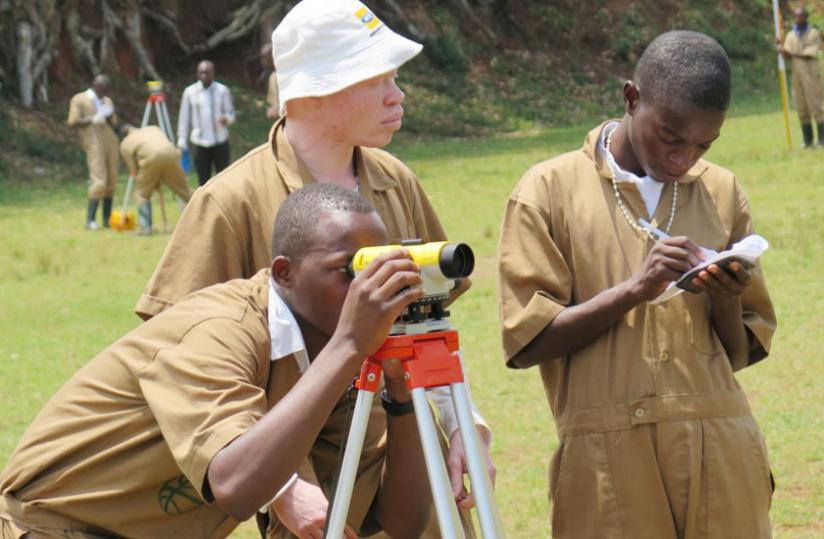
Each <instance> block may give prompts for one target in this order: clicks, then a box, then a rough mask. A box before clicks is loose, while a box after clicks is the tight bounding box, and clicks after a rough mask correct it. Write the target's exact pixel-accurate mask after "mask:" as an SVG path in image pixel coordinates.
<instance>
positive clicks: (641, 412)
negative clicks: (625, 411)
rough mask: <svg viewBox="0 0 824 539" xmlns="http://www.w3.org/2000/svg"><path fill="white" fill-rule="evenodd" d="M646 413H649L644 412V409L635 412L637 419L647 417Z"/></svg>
mask: <svg viewBox="0 0 824 539" xmlns="http://www.w3.org/2000/svg"><path fill="white" fill-rule="evenodd" d="M646 413H647V411H646V410H644V409H643V408H637V409H636V410H635V417H644V415H646Z"/></svg>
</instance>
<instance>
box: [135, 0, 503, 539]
mask: <svg viewBox="0 0 824 539" xmlns="http://www.w3.org/2000/svg"><path fill="white" fill-rule="evenodd" d="M272 45H273V50H274V55H275V58H274V60H275V65H276V68H277V80H278V87H279V90H280V107H281V112H282V113H283V114H284V116H282V117H281V118H280V119H279V120H278V121H277V122H275V124H274V126H273V127H272V131H271V132H270V134H269V139H268V141H267V142H266V143H265V144H263V145H261V146H259V147H258V148H255V149H254V150H252V151H250V152H249V153H247V154H246V155H245V156H243V157H241V158H240V159H238V160H236V161H235V162H234V163H233V164H232V166H231V167H230V168H229V169H227V170H225V171H224V172H222V173H220V174H218V175H216V176H215V177H214V178H212V180H210V181H209V183H208V184H206V185H205V186H204V187H203V188H201V189H198V190H197V191H196V192H195V194H194V195H193V196H192V200H191V202H190V203H189V205H188V206H187V207H186V211H184V212H183V214H182V215H181V217H180V220H179V221H178V223H177V226H176V227H175V231H174V233H173V234H172V237H171V239H170V241H169V243H168V245H167V246H166V250H165V252H164V253H163V256H162V257H161V259H160V262H159V263H158V266H157V268H156V269H155V272H154V274H153V275H152V278H151V280H150V281H149V283H148V285H147V287H146V290H145V291H144V293H143V296H142V297H141V298H140V299H139V301H138V303H137V305H136V307H135V312H136V313H137V314H138V315H139V316H141V317H142V318H144V319H147V318H150V317H152V316H154V315H156V314H157V313H159V312H161V311H163V310H164V309H166V308H168V307H169V306H170V305H172V304H174V303H175V302H177V301H178V300H179V299H180V298H181V297H183V296H185V295H186V294H188V293H189V292H192V291H194V290H198V289H200V288H203V287H205V286H208V285H210V284H214V283H217V282H223V281H227V280H229V279H234V278H238V277H244V278H248V277H250V276H252V275H254V273H255V272H256V271H258V270H259V269H260V268H263V267H266V266H268V265H269V263H270V261H271V258H272V253H271V250H270V242H269V234H270V233H271V228H272V222H273V220H274V218H275V214H276V213H277V210H278V207H279V206H280V204H281V203H282V202H283V201H284V200H285V199H286V198H287V196H289V193H291V192H293V191H294V190H295V189H298V188H300V187H301V186H303V185H306V184H309V183H313V182H325V183H335V184H338V185H342V186H344V187H347V188H349V189H357V191H358V192H359V193H360V194H361V195H363V196H364V198H366V199H367V200H368V201H369V202H370V204H372V206H373V207H374V208H375V210H376V211H377V212H378V215H380V217H381V220H382V221H383V222H384V224H385V225H386V228H387V231H388V233H389V241H390V243H393V244H394V243H400V242H401V241H402V240H404V239H413V238H418V239H420V240H422V241H424V242H431V241H443V240H446V239H447V235H446V232H445V231H444V228H443V226H442V225H441V222H440V219H439V218H438V216H437V214H436V213H435V210H434V208H433V206H432V203H431V202H430V200H429V197H428V196H427V195H426V193H425V192H424V190H423V187H422V186H421V184H420V182H419V181H418V179H417V178H416V177H415V175H414V174H413V173H412V171H411V170H409V168H408V167H406V166H405V165H404V164H403V163H401V162H400V161H399V160H398V159H397V158H395V157H394V156H392V155H390V154H389V153H387V152H385V151H382V150H380V149H378V148H381V147H383V146H385V145H387V144H389V142H390V141H391V140H392V137H393V135H394V133H395V132H396V131H398V130H399V129H400V128H401V125H402V123H403V115H404V109H403V102H404V99H405V94H404V93H403V91H402V90H401V89H400V88H399V86H398V82H397V75H398V69H399V68H400V67H401V66H402V65H403V64H405V63H406V62H407V61H409V60H411V59H412V58H414V57H415V56H416V55H417V54H418V53H419V52H420V51H421V49H422V46H421V45H420V44H418V43H414V42H412V41H410V40H408V39H406V38H404V37H402V36H400V35H398V34H396V33H395V32H393V31H392V29H391V28H389V27H388V26H386V25H385V24H384V23H383V22H382V21H381V20H380V19H378V18H377V17H376V16H375V15H374V13H372V11H371V10H369V8H368V7H367V6H365V5H364V4H362V3H361V2H358V1H356V0H339V1H336V2H328V1H326V0H304V1H302V2H300V3H298V4H297V5H296V6H295V7H294V8H293V9H292V10H291V11H290V12H289V13H288V14H287V15H286V17H284V19H283V20H282V21H281V23H280V24H279V25H278V27H277V28H276V29H275V31H274V32H273V34H272ZM341 66H347V69H341V68H340V67H341ZM469 286H470V282H469V280H467V279H465V280H463V281H462V283H461V285H460V286H459V287H458V288H457V289H455V290H453V291H452V292H451V297H452V298H453V299H454V298H456V297H457V296H459V295H460V294H461V293H463V292H464V291H465V290H467V289H468V288H469ZM466 370H467V369H465V372H466ZM428 395H429V397H430V399H431V400H432V401H433V402H434V403H435V405H436V406H437V408H438V410H439V416H438V417H439V420H440V423H441V426H442V427H443V430H444V434H445V435H446V437H447V438H448V439H449V449H448V457H447V463H448V468H449V471H450V477H451V480H452V488H453V495H454V498H455V500H456V503H458V504H459V505H460V507H462V508H464V509H467V508H469V507H471V505H472V503H473V500H472V498H471V495H468V494H467V492H466V490H465V489H464V482H463V479H464V474H465V460H466V459H465V452H464V450H463V446H462V443H461V440H460V435H459V432H458V425H457V420H456V419H455V412H454V408H453V406H452V400H451V398H450V397H449V392H448V390H446V391H443V390H442V389H436V390H432V391H429V392H428ZM475 420H476V423H477V426H478V430H479V433H480V435H481V438H482V441H483V445H484V451H485V453H486V454H485V457H486V460H487V467H488V468H489V469H490V475H491V476H492V477H493V478H494V475H495V474H494V466H493V465H492V461H491V459H490V458H489V449H488V448H489V443H490V440H491V433H490V430H489V429H488V427H487V426H486V424H485V422H484V421H483V418H481V417H480V415H479V414H476V416H475ZM299 475H300V479H299V480H298V481H296V482H295V483H294V485H293V487H292V488H291V489H289V490H288V491H286V492H284V493H283V495H282V496H281V497H279V498H278V499H277V500H275V502H274V503H273V505H272V507H271V509H270V511H269V515H271V516H272V520H273V522H274V521H276V523H275V524H273V526H272V528H273V529H278V530H279V531H277V532H273V533H281V532H283V533H293V534H297V533H299V532H300V531H301V530H303V529H309V530H312V533H320V530H322V529H323V523H324V522H325V519H326V509H327V505H328V500H327V497H326V495H325V494H324V493H323V492H322V491H321V490H320V489H318V488H317V487H316V486H315V485H316V484H317V483H318V480H317V479H318V478H316V477H314V474H312V473H311V466H309V465H308V463H307V466H305V467H303V468H302V471H301V474H299ZM433 513H434V512H433ZM463 516H464V517H465V520H464V524H465V526H466V528H467V529H470V528H471V526H472V523H471V519H470V518H468V514H467V513H464V515H463ZM284 527H285V528H286V529H287V530H289V531H288V532H286V531H283V528H284ZM469 533H471V529H470V531H469ZM427 536H428V537H438V536H439V532H438V528H437V523H436V522H435V519H434V518H433V519H432V522H431V527H430V528H429V529H428V530H427Z"/></svg>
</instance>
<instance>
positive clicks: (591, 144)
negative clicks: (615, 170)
mask: <svg viewBox="0 0 824 539" xmlns="http://www.w3.org/2000/svg"><path fill="white" fill-rule="evenodd" d="M620 121H621V120H620V118H619V119H613V120H607V121H605V122H604V123H602V124H601V125H599V126H598V127H596V128H595V129H593V130H592V131H590V132H589V133H587V136H586V138H585V139H584V145H583V147H582V150H583V152H584V154H585V155H586V156H587V157H589V158H590V159H591V160H592V161H593V163H595V169H596V170H597V171H598V175H599V176H601V178H602V179H604V180H605V181H608V182H611V181H612V173H611V172H610V170H609V166H607V163H606V160H604V158H603V156H601V154H600V152H598V151H597V148H598V139H599V138H600V136H601V131H603V129H604V127H605V126H606V125H607V124H611V123H613V122H620ZM707 168H709V166H708V164H707V162H706V161H704V160H703V159H699V160H698V161H697V162H696V163H695V164H694V165H693V166H692V168H691V169H689V171H687V173H686V174H685V175H684V176H683V177H682V178H681V179H680V180H678V183H680V184H686V183H692V182H694V181H695V180H697V179H698V178H700V177H701V175H703V174H704V172H706V170H707ZM681 202H682V201H679V204H678V205H679V206H680V205H681Z"/></svg>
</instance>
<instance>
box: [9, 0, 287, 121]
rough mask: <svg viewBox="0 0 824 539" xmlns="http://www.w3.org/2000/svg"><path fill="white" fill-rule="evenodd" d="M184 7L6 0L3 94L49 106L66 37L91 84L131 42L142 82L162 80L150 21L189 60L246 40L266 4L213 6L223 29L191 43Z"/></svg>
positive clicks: (201, 32) (101, 0)
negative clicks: (51, 71)
mask: <svg viewBox="0 0 824 539" xmlns="http://www.w3.org/2000/svg"><path fill="white" fill-rule="evenodd" d="M294 3H295V2H286V1H280V2H278V1H276V2H274V3H273V2H271V1H270V2H267V4H269V5H270V6H272V4H274V6H272V7H270V9H269V11H271V9H273V8H280V10H279V11H281V12H284V13H285V11H286V10H288V9H289V7H290V6H291V5H292V4H294ZM183 4H184V2H183V1H182V0H0V36H1V37H0V43H1V44H2V47H0V85H2V88H3V91H5V92H11V91H13V89H16V90H17V91H16V93H17V95H18V96H19V97H20V99H21V101H22V103H23V105H24V106H26V107H31V106H32V105H33V104H34V102H35V101H39V102H42V103H46V102H48V100H49V93H48V88H49V79H48V75H49V73H48V68H49V66H50V65H51V63H52V61H53V60H54V59H55V57H56V56H57V54H58V50H57V44H58V42H59V39H60V37H61V35H63V33H64V32H65V35H66V37H68V41H69V43H70V50H71V53H72V56H73V58H72V59H65V60H67V61H70V62H71V63H72V64H73V65H74V66H75V67H78V68H81V69H83V70H84V71H85V72H86V73H87V74H88V75H89V76H90V77H91V76H94V75H97V74H99V73H103V72H107V73H111V72H116V71H118V70H119V66H118V63H117V60H116V55H115V49H116V46H118V44H120V45H121V46H122V45H123V44H124V43H125V46H126V47H127V48H128V50H129V51H130V53H131V55H132V57H133V58H134V60H135V63H136V64H137V66H138V71H139V72H138V76H139V77H140V78H151V79H159V78H161V77H160V73H158V70H157V69H156V68H155V65H154V62H153V60H152V52H153V51H152V50H150V49H148V48H147V46H146V43H152V36H150V35H147V31H146V24H145V22H146V21H147V20H149V21H152V23H153V27H154V29H155V32H157V33H163V34H164V35H167V36H171V37H172V42H173V45H172V46H173V47H175V48H176V49H177V50H176V51H174V52H177V53H180V55H182V56H181V59H187V58H190V57H193V56H195V55H203V54H205V53H207V52H209V51H212V50H214V49H216V48H217V47H220V46H222V45H224V44H226V43H231V42H233V41H236V40H238V39H241V38H243V37H245V36H247V35H248V34H249V33H250V32H251V31H252V30H253V29H255V28H256V25H257V24H258V22H259V19H260V17H261V13H262V7H263V4H264V1H263V0H252V1H245V2H244V1H240V0H223V1H222V2H209V8H210V13H212V14H215V16H216V18H217V19H218V20H217V26H215V25H214V24H213V23H214V22H215V21H212V20H210V19H209V18H208V17H201V18H202V19H203V22H204V24H203V25H202V26H203V27H197V24H195V26H196V27H195V28H194V29H190V31H189V32H187V33H186V35H187V37H188V39H186V38H184V32H182V31H181V27H182V26H185V25H184V23H185V22H190V23H191V22H192V21H191V20H187V19H185V17H184V10H183ZM218 4H219V5H218ZM190 5H191V3H190V2H187V3H186V6H190ZM194 22H195V23H197V22H198V21H194ZM192 36H193V37H192ZM166 52H169V51H164V53H166Z"/></svg>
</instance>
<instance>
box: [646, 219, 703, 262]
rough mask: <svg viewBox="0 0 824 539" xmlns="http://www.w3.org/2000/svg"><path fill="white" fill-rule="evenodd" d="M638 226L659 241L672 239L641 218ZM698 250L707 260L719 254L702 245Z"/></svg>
mask: <svg viewBox="0 0 824 539" xmlns="http://www.w3.org/2000/svg"><path fill="white" fill-rule="evenodd" d="M638 224H640V225H641V228H643V229H644V230H646V231H647V232H649V233H650V234H652V235H653V236H655V237H656V238H658V239H659V240H665V239H667V238H669V237H670V235H669V234H667V233H666V232H664V231H663V230H659V229H657V228H655V227H654V226H652V224H651V223H650V222H649V221H647V220H646V219H643V218H639V219H638ZM698 248H699V249H701V253H702V254H703V255H704V259H705V260H706V259H708V258H710V257H711V256H715V255H717V254H718V252H717V251H714V250H712V249H707V248H706V247H701V246H700V245H699V246H698Z"/></svg>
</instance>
